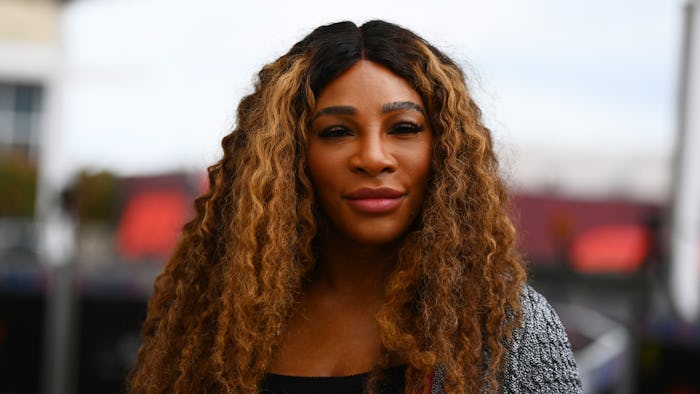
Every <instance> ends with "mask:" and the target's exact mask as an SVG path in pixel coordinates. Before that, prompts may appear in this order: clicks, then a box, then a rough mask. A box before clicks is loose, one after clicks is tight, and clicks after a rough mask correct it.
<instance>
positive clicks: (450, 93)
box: [129, 21, 525, 393]
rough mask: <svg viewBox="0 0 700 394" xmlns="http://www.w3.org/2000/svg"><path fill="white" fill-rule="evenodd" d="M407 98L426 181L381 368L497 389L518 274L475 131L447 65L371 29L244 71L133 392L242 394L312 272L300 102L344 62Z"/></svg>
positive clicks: (504, 215) (384, 322)
mask: <svg viewBox="0 0 700 394" xmlns="http://www.w3.org/2000/svg"><path fill="white" fill-rule="evenodd" d="M361 59H365V60H369V61H372V62H375V63H378V64H381V65H383V66H385V67H387V68H388V69H390V70H391V71H393V72H394V73H395V74H396V75H398V76H400V77H402V78H404V79H405V80H406V81H408V82H409V83H410V84H411V86H412V87H413V88H414V89H415V90H416V91H417V92H418V93H419V94H420V95H421V97H422V99H423V101H424V103H425V104H426V107H427V108H426V109H427V115H428V120H429V122H430V124H431V127H432V130H433V132H434V135H435V139H434V147H433V162H432V176H431V179H430V180H429V185H428V190H427V194H426V199H425V201H424V206H423V210H422V212H421V216H420V219H419V221H418V223H417V225H416V226H414V227H413V228H412V229H411V230H410V232H409V233H408V234H407V235H406V238H405V241H404V243H403V246H402V248H401V251H400V254H399V261H398V262H397V265H396V268H395V270H394V272H393V273H392V274H391V276H390V279H389V281H388V283H387V285H386V296H387V300H386V302H385V304H384V305H383V306H382V307H381V310H380V312H379V314H378V316H377V320H378V323H379V327H380V335H381V344H382V349H381V354H382V357H381V359H380V360H379V361H378V364H377V365H376V368H375V371H374V372H373V374H372V379H370V387H369V389H370V390H375V389H376V387H377V384H378V383H377V382H378V381H379V379H380V378H381V370H382V369H384V368H386V367H388V365H389V360H390V357H393V356H397V357H399V359H403V360H408V366H407V372H406V374H407V387H409V391H411V392H413V391H415V392H425V390H426V388H427V384H428V382H429V379H430V376H431V374H432V373H433V371H434V370H435V368H436V367H437V366H439V368H441V370H442V371H444V375H445V390H446V392H450V393H473V392H479V390H484V391H486V392H496V391H497V390H498V388H499V373H500V371H501V370H502V368H503V367H504V365H505V355H506V352H507V348H508V345H509V342H510V340H511V338H512V334H513V330H514V328H515V327H516V326H517V324H518V323H519V314H520V291H521V288H522V284H523V283H524V281H525V272H524V269H523V267H522V263H521V260H520V258H519V257H518V255H517V253H516V250H515V231H514V228H513V225H512V224H511V221H510V219H509V217H508V212H507V205H508V203H507V196H506V192H505V188H504V185H503V183H502V182H501V180H500V178H499V174H498V163H497V160H496V157H495V155H494V151H493V146H492V140H491V135H490V132H489V130H488V129H487V128H486V127H485V126H484V125H483V123H482V120H481V112H480V110H479V108H478V107H477V105H476V104H475V103H474V101H473V100H472V98H471V96H470V94H469V92H468V90H467V87H466V84H465V81H464V75H463V73H462V71H461V69H460V68H459V67H458V66H457V65H456V64H455V63H454V62H453V61H452V60H450V59H449V58H448V57H447V56H445V55H444V54H442V53H441V52H440V51H439V50H437V49H436V48H434V47H433V46H431V45H430V44H429V43H427V42H426V41H425V40H423V39H422V38H420V37H418V36H417V35H415V34H414V33H412V32H410V31H409V30H406V29H404V28H401V27H399V26H396V25H394V24H391V23H387V22H383V21H371V22H368V23H365V24H363V25H362V26H359V27H358V26H356V25H355V24H353V23H351V22H341V23H336V24H332V25H328V26H322V27H319V28H317V29H316V30H314V31H313V32H312V33H311V34H309V35H308V36H307V37H305V38H304V39H303V40H301V41H300V42H298V43H297V44H295V45H294V46H293V47H292V49H291V50H290V51H289V52H288V53H287V54H285V55H284V56H282V57H280V58H279V59H277V60H276V61H275V62H273V63H271V64H268V65H266V66H265V67H264V68H263V69H262V70H261V71H260V73H259V74H258V80H257V82H256V84H255V91H254V92H253V93H252V94H250V95H249V96H247V97H245V98H244V99H243V100H242V101H241V103H240V105H239V107H238V117H237V119H238V120H237V125H236V127H235V129H234V130H233V131H232V132H231V133H230V134H229V135H227V136H226V137H225V138H224V139H223V141H222V147H223V151H224V155H223V158H222V159H221V160H220V161H219V162H218V163H216V164H215V165H213V166H211V167H210V168H209V182H210V191H209V192H208V193H206V194H205V195H203V196H201V197H199V198H198V199H197V200H196V202H195V205H196V212H197V214H196V216H195V218H194V219H193V220H192V221H191V222H190V223H188V224H187V225H186V226H185V228H184V231H183V234H182V237H181V240H180V242H179V244H178V246H177V248H176V250H175V252H174V254H173V255H172V257H171V258H170V260H169V261H168V263H167V265H166V267H165V270H164V271H163V273H162V274H161V275H160V276H159V277H158V278H157V280H156V283H155V293H154V294H153V296H152V298H151V299H150V301H149V304H148V316H147V319H146V321H145V323H144V325H143V331H142V335H143V341H144V343H143V345H142V347H141V349H140V351H139V354H138V366H137V368H136V369H135V370H134V372H133V373H132V376H131V377H130V380H129V389H130V391H131V392H134V393H161V392H162V393H170V392H178V393H191V392H207V393H209V392H233V393H255V392H257V391H258V382H259V381H260V379H262V377H263V375H264V373H265V371H266V370H267V369H268V366H269V363H270V360H271V357H272V355H273V354H274V352H275V349H276V347H277V345H278V343H279V338H280V333H282V332H283V331H284V329H285V324H286V322H287V319H288V317H289V316H290V313H291V311H292V309H293V307H294V303H295V299H296V297H297V296H298V294H299V292H300V290H301V288H302V285H303V282H304V280H305V279H307V278H308V275H309V273H310V271H311V270H312V269H313V268H314V265H315V261H316V253H315V251H316V247H315V246H316V236H317V224H318V214H317V212H318V209H317V207H316V202H315V201H314V191H313V185H312V183H311V181H310V179H309V176H308V172H307V168H306V157H305V146H306V139H307V128H308V125H309V121H310V114H311V111H312V110H313V109H314V107H315V102H314V98H315V97H316V96H317V95H318V94H319V92H320V91H321V90H322V89H323V88H324V87H325V86H326V85H327V84H328V83H329V82H330V81H332V80H333V79H335V78H336V77H338V76H339V75H340V74H342V73H343V72H344V71H346V70H347V69H349V68H350V67H351V66H352V65H353V64H355V63H356V62H357V61H359V60H361Z"/></svg>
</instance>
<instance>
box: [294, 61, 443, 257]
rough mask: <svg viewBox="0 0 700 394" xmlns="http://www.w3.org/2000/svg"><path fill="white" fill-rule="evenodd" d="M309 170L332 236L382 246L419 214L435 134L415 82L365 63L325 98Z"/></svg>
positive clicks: (321, 97) (317, 120)
mask: <svg viewBox="0 0 700 394" xmlns="http://www.w3.org/2000/svg"><path fill="white" fill-rule="evenodd" d="M312 119H313V120H312V123H311V133H310V136H309V142H308V152H307V155H308V159H307V160H308V166H309V172H310V175H311V180H312V182H313V185H314V189H315V192H316V195H317V197H318V200H319V203H320V205H321V208H322V209H323V212H324V213H325V216H326V217H327V218H328V220H329V222H330V231H331V232H332V234H331V235H335V236H339V237H341V238H345V239H349V240H351V241H354V242H358V243H360V244H367V245H380V244H386V243H389V242H392V241H394V240H396V239H398V238H399V237H401V236H402V235H403V234H404V233H405V232H406V230H407V229H408V228H409V226H410V225H411V223H412V222H413V221H414V220H415V218H416V217H417V216H418V213H419V212H420V210H421V206H422V203H423V196H424V194H425V185H426V182H427V180H428V177H429V176H430V162H431V154H432V143H433V132H432V130H431V129H430V125H429V123H428V119H427V116H426V112H425V105H424V104H423V100H421V97H420V95H419V94H418V93H417V92H416V91H415V90H413V88H411V86H410V85H409V84H408V82H407V81H406V80H404V79H402V78H400V77H398V76H396V75H395V74H394V73H392V72H391V71H390V70H388V69H387V68H385V67H383V66H380V65H378V64H376V63H373V62H370V61H367V60H361V61H359V62H358V63H356V64H355V65H354V66H352V67H351V68H350V69H349V70H348V71H346V72H345V73H343V74H342V75H341V76H340V77H338V78H337V79H335V80H334V81H332V82H331V83H330V84H328V85H327V86H326V87H325V88H324V89H323V90H322V91H321V92H320V94H319V95H318V97H317V100H316V108H315V111H314V115H313V118H312Z"/></svg>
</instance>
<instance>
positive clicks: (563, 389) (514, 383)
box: [431, 286, 583, 394]
mask: <svg viewBox="0 0 700 394" xmlns="http://www.w3.org/2000/svg"><path fill="white" fill-rule="evenodd" d="M522 303H523V304H522V306H523V309H522V312H523V321H522V324H521V326H520V328H519V329H518V330H517V331H516V333H515V338H514V343H513V346H512V348H511V349H510V351H509V353H508V360H507V365H506V371H505V374H504V380H503V381H502V382H501V383H502V386H501V392H502V393H507V394H525V393H555V394H559V393H562V394H564V393H566V394H572V393H573V394H579V393H582V392H583V389H582V387H581V380H580V378H579V374H578V369H577V368H576V362H575V361H574V356H573V353H572V352H571V345H570V344H569V340H568V338H567V337H566V333H565V332H564V327H563V326H562V324H561V321H559V317H558V316H557V314H556V312H554V309H552V306H551V305H549V303H548V302H547V300H546V299H545V298H544V297H543V296H542V295H541V294H539V293H538V292H536V291H535V290H534V289H532V288H531V287H529V286H526V287H525V289H524V290H523V297H522ZM443 383H444V374H443V372H442V371H441V370H440V368H437V369H436V371H435V376H434V379H433V387H432V391H431V393H432V394H443V393H445V391H444V390H443Z"/></svg>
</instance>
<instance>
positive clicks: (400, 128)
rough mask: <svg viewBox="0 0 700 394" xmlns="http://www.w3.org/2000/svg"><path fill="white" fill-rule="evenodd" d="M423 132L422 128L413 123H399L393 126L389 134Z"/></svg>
mask: <svg viewBox="0 0 700 394" xmlns="http://www.w3.org/2000/svg"><path fill="white" fill-rule="evenodd" d="M421 131H423V126H422V125H419V124H417V123H413V122H401V123H397V124H395V125H394V127H392V128H391V130H390V131H389V134H399V135H405V134H416V133H420V132H421Z"/></svg>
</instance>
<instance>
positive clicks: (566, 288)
mask: <svg viewBox="0 0 700 394" xmlns="http://www.w3.org/2000/svg"><path fill="white" fill-rule="evenodd" d="M374 18H382V19H387V20H389V21H392V22H395V23H399V24H401V25H404V26H406V27H408V28H410V29H412V30H414V31H415V32H417V33H418V34H420V35H422V36H423V37H425V38H426V39H427V40H428V41H430V42H431V43H433V44H435V45H436V46H437V47H439V48H440V49H442V50H444V51H445V52H446V53H447V54H448V55H450V56H451V57H452V58H454V59H455V60H457V61H458V62H459V63H460V64H461V65H462V66H463V67H464V69H465V72H466V74H467V78H468V84H469V86H470V88H471V89H472V94H473V95H474V96H475V97H476V98H477V102H478V103H479V104H480V105H481V107H482V109H483V112H484V118H485V121H486V123H487V125H488V126H489V128H490V129H491V130H492V131H493V133H494V137H495V140H496V145H497V149H498V152H499V156H500V160H501V163H502V166H503V175H504V177H505V178H506V180H507V182H508V185H509V188H510V190H511V194H512V197H513V202H512V205H513V211H514V216H515V221H516V223H517V225H518V228H519V233H520V248H521V251H522V253H523V255H524V256H525V258H526V260H527V262H528V266H529V271H530V274H531V282H532V285H533V287H535V288H536V289H537V290H539V291H540V292H541V293H543V294H544V295H545V296H547V298H548V299H549V300H550V301H551V302H552V304H553V305H554V307H555V309H556V310H557V311H558V313H559V314H560V316H561V318H562V321H563V322H564V324H565V326H566V329H567V333H568V335H569V338H570V340H571V342H572V346H573V347H574V350H575V355H576V359H577V362H578V365H579V367H580V369H581V373H582V378H583V381H584V388H585V391H586V392H587V393H676V394H679V393H700V372H698V371H700V324H699V323H698V313H700V307H699V306H698V303H699V302H698V299H699V298H700V291H699V290H698V287H699V286H700V275H699V272H700V258H699V257H698V256H699V255H700V253H699V249H700V236H698V232H699V227H700V219H699V217H700V185H699V184H698V183H699V182H700V175H699V174H700V159H699V157H700V155H698V153H700V114H699V113H700V111H699V110H700V4H699V3H698V2H697V1H683V0H637V1H631V0H588V1H583V2H562V1H557V0H532V1H527V2H522V1H518V0H497V1H488V0H466V1H460V2H448V1H434V2H431V3H426V2H418V1H413V0H406V1H402V2H400V3H393V2H391V3H390V2H380V1H366V0H358V1H353V2H344V3H334V2H321V1H295V2H284V3H282V2H270V1H257V2H253V1H245V2H243V1H223V0H200V1H194V0H138V1H137V0H73V1H59V0H0V392H1V393H37V392H41V393H74V392H75V393H97V392H99V393H111V392H115V393H117V392H123V380H124V376H125V374H126V372H127V371H128V370H129V368H131V366H133V364H134V362H135V354H136V350H137V349H138V346H139V335H138V331H139V326H140V323H141V322H142V320H143V319H144V317H145V304H146V300H147V298H148V296H149V294H150V293H151V291H152V281H153V279H154V278H155V276H156V275H157V273H158V272H159V271H160V270H161V269H162V267H163V264H164V262H165V260H166V259H167V256H168V255H169V253H170V251H171V249H172V247H173V245H174V243H175V241H176V239H177V236H178V232H179V230H180V228H181V226H182V225H183V224H184V223H185V222H186V221H187V220H188V219H189V218H190V216H191V214H192V200H193V198H194V197H196V196H197V195H198V194H200V193H201V192H202V191H203V190H204V189H205V188H206V181H205V169H206V167H207V166H208V165H210V164H213V163H214V162H215V161H217V160H218V158H219V156H220V155H221V151H220V148H219V141H220V140H221V138H222V137H223V136H224V135H225V134H226V133H227V132H228V131H229V130H230V129H231V127H232V125H233V124H234V122H235V108H236V105H237V103H238V101H239V100H240V99H241V97H242V96H243V95H244V94H246V93H248V92H250V91H251V90H252V82H253V80H254V75H255V73H256V72H257V71H258V70H259V69H260V68H261V67H262V66H263V65H264V64H265V63H267V62H270V61H272V60H274V59H275V58H277V57H278V56H280V55H282V54H283V53H284V52H285V51H286V50H287V49H288V48H289V47H291V45H292V44H293V43H295V42H296V41H298V40H299V39H300V38H302V37H303V36H304V35H305V34H307V33H308V32H310V31H311V29H313V28H314V27H316V26H318V25H321V24H326V23H330V22H334V21H339V20H346V19H350V20H353V21H355V22H358V23H361V22H364V21H366V20H370V19H374Z"/></svg>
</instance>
